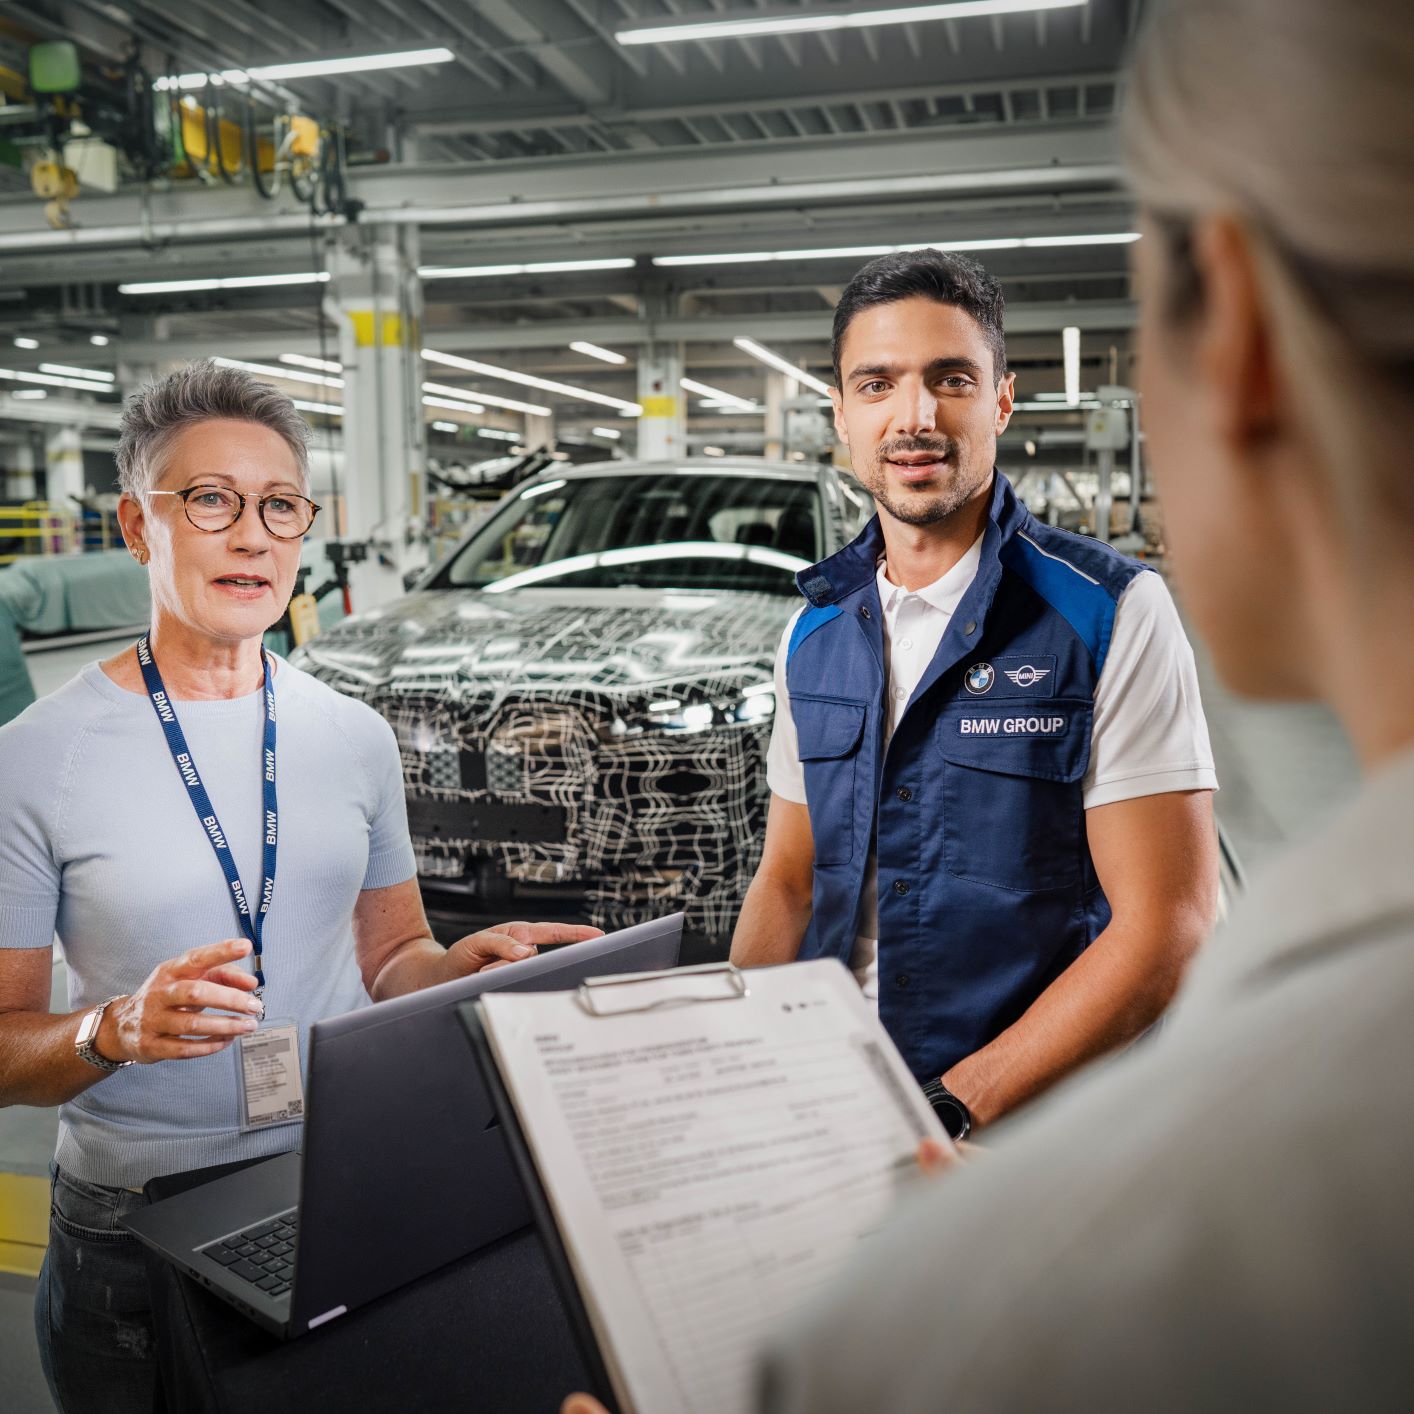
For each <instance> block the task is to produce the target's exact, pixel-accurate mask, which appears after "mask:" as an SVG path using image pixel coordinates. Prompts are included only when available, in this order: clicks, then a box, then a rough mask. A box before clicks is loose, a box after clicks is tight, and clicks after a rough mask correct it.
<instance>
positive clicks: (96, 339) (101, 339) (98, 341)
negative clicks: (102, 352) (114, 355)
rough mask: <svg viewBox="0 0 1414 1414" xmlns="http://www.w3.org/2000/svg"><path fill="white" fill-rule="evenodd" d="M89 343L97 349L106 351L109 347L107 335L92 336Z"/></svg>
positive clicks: (89, 337)
mask: <svg viewBox="0 0 1414 1414" xmlns="http://www.w3.org/2000/svg"><path fill="white" fill-rule="evenodd" d="M88 341H89V343H90V344H92V345H93V346H94V348H96V349H106V348H107V347H108V335H107V334H90V335H89V336H88Z"/></svg>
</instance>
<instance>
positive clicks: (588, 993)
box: [576, 962, 751, 1017]
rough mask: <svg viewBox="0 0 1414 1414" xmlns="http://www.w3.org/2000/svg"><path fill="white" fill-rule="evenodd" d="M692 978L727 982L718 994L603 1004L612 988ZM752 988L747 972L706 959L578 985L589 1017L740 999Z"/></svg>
mask: <svg viewBox="0 0 1414 1414" xmlns="http://www.w3.org/2000/svg"><path fill="white" fill-rule="evenodd" d="M691 977H702V978H706V979H708V980H709V982H715V981H716V980H717V979H720V980H721V981H722V982H723V983H725V987H724V989H723V990H720V991H716V992H715V993H714V992H713V991H712V990H711V989H710V988H709V990H708V991H707V992H706V993H705V994H703V993H701V992H697V991H694V992H693V994H692V995H691V996H673V997H659V998H657V999H656V1000H655V1001H651V1002H643V1003H641V1004H638V1005H635V1004H633V1003H631V1002H630V1003H627V1004H624V1005H619V1006H612V1005H605V1004H603V1003H604V1002H606V1001H607V1000H608V999H607V997H606V995H605V994H606V993H607V992H608V991H609V989H610V988H613V989H618V988H620V987H633V986H636V985H638V984H640V983H643V982H659V983H667V984H668V985H672V984H673V983H675V982H680V981H684V980H686V979H688V978H691ZM750 995H751V989H750V988H749V987H748V986H747V985H746V974H745V973H744V972H743V971H742V970H741V969H740V968H739V967H734V966H733V965H732V964H731V963H730V962H707V963H702V964H701V965H700V966H697V967H675V968H673V970H672V971H671V972H645V973H643V974H642V975H641V976H628V977H624V976H619V977H586V978H585V979H584V981H583V982H581V983H580V984H579V992H578V994H577V996H576V1000H577V1001H578V1002H579V1004H580V1006H581V1007H583V1008H584V1010H585V1011H587V1012H588V1013H589V1015H590V1016H598V1017H605V1016H625V1015H627V1014H629V1013H631V1012H642V1011H662V1010H664V1009H665V1008H667V1007H678V1006H695V1005H697V1004H698V1003H699V1002H739V1001H741V999H742V998H743V997H749V996H750Z"/></svg>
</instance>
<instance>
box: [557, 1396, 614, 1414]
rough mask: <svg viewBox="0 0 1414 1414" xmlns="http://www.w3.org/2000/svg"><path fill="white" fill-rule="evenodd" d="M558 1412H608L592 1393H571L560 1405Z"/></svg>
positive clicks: (606, 1413)
mask: <svg viewBox="0 0 1414 1414" xmlns="http://www.w3.org/2000/svg"><path fill="white" fill-rule="evenodd" d="M560 1414H609V1411H608V1410H607V1409H605V1408H604V1406H603V1405H602V1404H600V1403H599V1401H598V1400H597V1399H595V1398H594V1396H593V1395H592V1394H572V1395H570V1396H569V1398H568V1399H566V1400H565V1402H564V1403H563V1404H562V1405H560Z"/></svg>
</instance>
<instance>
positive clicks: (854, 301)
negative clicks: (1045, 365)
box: [830, 249, 1006, 387]
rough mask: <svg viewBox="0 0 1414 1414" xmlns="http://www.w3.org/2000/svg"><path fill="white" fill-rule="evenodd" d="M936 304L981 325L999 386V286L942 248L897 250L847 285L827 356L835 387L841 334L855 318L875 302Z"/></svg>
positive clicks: (839, 383) (1002, 368)
mask: <svg viewBox="0 0 1414 1414" xmlns="http://www.w3.org/2000/svg"><path fill="white" fill-rule="evenodd" d="M919 296H921V297H922V298H923V299H931V300H936V301H937V302H938V303H939V304H951V305H955V306H956V307H957V308H958V309H960V310H962V311H963V312H964V313H965V314H970V315H971V316H972V317H973V318H974V319H975V320H976V321H977V322H978V324H980V325H981V326H982V332H983V334H984V335H986V338H987V347H988V348H989V349H990V350H991V351H992V371H993V374H994V375H995V378H996V381H997V382H998V383H1000V382H1001V380H1002V376H1003V375H1004V374H1005V373H1006V339H1005V336H1004V335H1003V333H1002V309H1003V306H1004V303H1005V301H1004V300H1003V299H1002V287H1001V286H1000V285H999V284H998V283H997V282H996V280H995V279H993V278H992V276H990V275H989V274H988V273H987V272H986V271H985V270H984V269H983V268H982V267H981V266H980V265H979V264H978V263H977V262H976V261H975V260H969V259H968V258H967V257H966V256H965V255H953V254H951V253H949V252H948V251H944V250H927V249H925V250H901V251H896V252H895V253H894V254H893V255H881V256H880V257H879V258H878V259H877V260H871V261H870V262H869V264H868V265H866V266H865V267H864V269H862V270H861V271H860V272H859V273H858V274H857V275H856V276H855V277H854V279H852V280H851V281H850V282H849V284H848V285H846V286H845V291H844V294H842V295H841V296H840V302H839V304H837V305H836V306H835V328H834V334H833V336H832V337H831V340H830V357H831V359H832V360H833V362H834V365H835V386H836V387H843V385H844V379H843V377H842V374H843V372H844V370H843V369H842V368H841V367H840V350H841V349H842V348H843V346H844V336H845V331H846V330H847V329H848V328H849V326H850V324H851V323H852V322H853V320H854V316H855V315H856V314H861V313H863V311H864V310H866V309H872V308H873V307H874V306H875V305H878V304H895V303H897V302H898V301H899V300H903V299H915V298H917V297H919Z"/></svg>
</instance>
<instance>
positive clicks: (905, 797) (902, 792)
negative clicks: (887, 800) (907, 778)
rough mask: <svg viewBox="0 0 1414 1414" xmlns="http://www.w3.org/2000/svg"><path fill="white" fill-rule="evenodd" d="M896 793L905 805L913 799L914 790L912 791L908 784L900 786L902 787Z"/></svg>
mask: <svg viewBox="0 0 1414 1414" xmlns="http://www.w3.org/2000/svg"><path fill="white" fill-rule="evenodd" d="M894 794H895V795H896V796H898V798H899V799H900V800H901V801H903V803H904V804H905V805H907V804H908V802H909V801H910V800H912V799H913V792H912V791H911V790H909V788H908V787H907V786H900V787H899V788H898V789H897V790H896V791H895V792H894Z"/></svg>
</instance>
